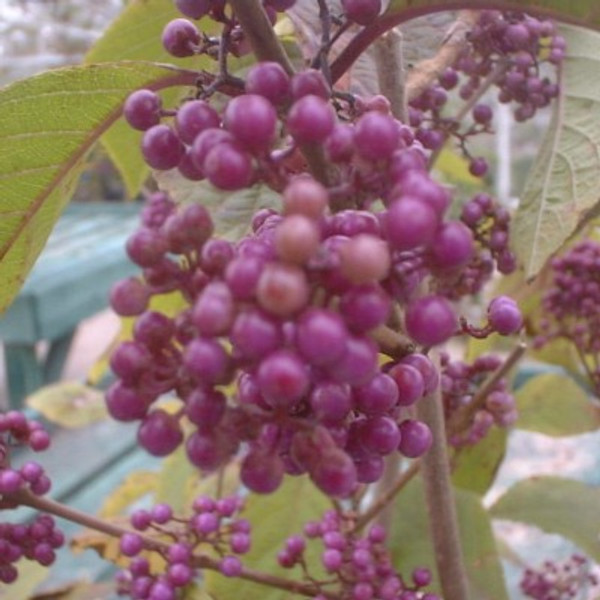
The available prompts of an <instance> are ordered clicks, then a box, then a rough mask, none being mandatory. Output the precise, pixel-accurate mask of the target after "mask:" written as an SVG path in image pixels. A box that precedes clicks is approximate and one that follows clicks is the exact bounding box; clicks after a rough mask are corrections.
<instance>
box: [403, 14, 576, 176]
mask: <svg viewBox="0 0 600 600" xmlns="http://www.w3.org/2000/svg"><path fill="white" fill-rule="evenodd" d="M468 42H469V43H468V45H467V46H466V47H465V49H464V51H463V52H462V53H461V54H460V55H459V57H458V58H457V60H456V62H455V64H454V65H453V66H451V67H448V68H447V69H446V70H445V71H444V72H443V73H442V74H441V75H440V77H439V79H438V81H437V83H436V84H434V85H432V86H431V87H429V88H428V89H426V90H425V91H424V92H422V93H421V94H420V95H419V96H418V97H417V98H415V99H414V100H412V101H411V103H410V122H411V125H413V126H414V127H416V128H417V132H416V135H417V139H419V140H420V141H421V142H422V143H423V145H424V146H425V147H426V148H429V149H432V150H436V149H438V148H440V147H441V145H442V144H443V143H444V142H445V140H446V138H447V137H448V136H449V135H452V136H454V137H455V138H456V139H457V140H458V142H459V144H460V147H461V149H462V151H463V152H464V154H465V155H466V156H467V157H468V158H469V159H470V164H469V170H470V172H471V174H472V175H474V176H475V177H483V176H484V175H485V174H486V173H487V171H488V165H487V162H486V161H485V159H483V158H473V157H472V156H471V155H470V153H469V151H468V149H467V146H466V144H467V141H468V139H469V138H470V137H472V136H474V135H477V134H479V133H482V132H489V131H491V123H492V119H493V112H492V108H491V107H490V105H489V104H485V103H475V104H474V106H473V108H472V109H471V117H472V123H471V125H470V126H469V127H468V128H467V129H466V130H464V131H461V130H460V126H461V124H460V123H458V122H457V121H456V120H455V119H453V118H450V117H447V116H445V114H444V112H445V111H444V109H445V107H446V105H447V103H448V100H449V98H450V96H449V94H448V92H450V91H451V90H455V89H456V90H458V95H459V96H460V98H461V99H463V100H465V101H467V102H469V101H470V100H471V98H472V97H475V95H476V94H477V93H478V90H480V88H481V87H482V85H488V84H487V82H488V79H489V78H492V79H493V81H492V84H493V85H495V86H496V87H497V88H498V89H499V92H498V99H499V101H500V102H502V103H513V104H515V105H516V108H515V111H514V115H515V119H516V120H517V121H526V120H528V119H530V118H532V117H533V116H534V115H535V113H536V112H537V110H538V109H540V108H543V107H545V106H548V104H550V102H551V101H552V100H553V99H554V98H556V97H557V96H558V94H559V87H558V84H557V83H555V82H553V81H552V80H551V79H550V77H548V76H543V74H542V63H549V64H551V65H559V64H560V63H561V62H562V60H563V58H564V56H565V40H564V38H563V37H562V36H560V35H558V34H557V32H556V27H555V25H554V23H552V22H551V21H545V20H539V19H536V18H534V17H530V16H528V15H526V14H524V13H520V12H501V11H497V10H482V11H481V13H480V17H479V21H478V23H477V24H475V26H474V27H473V28H472V29H471V30H470V31H469V33H468Z"/></svg>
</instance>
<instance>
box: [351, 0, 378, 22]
mask: <svg viewBox="0 0 600 600" xmlns="http://www.w3.org/2000/svg"><path fill="white" fill-rule="evenodd" d="M342 7H343V9H344V12H345V13H346V16H347V17H348V18H349V19H350V20H351V21H354V22H355V23H358V24H359V25H368V24H369V23H371V22H372V21H374V20H375V19H376V18H377V16H378V15H379V12H380V11H381V0H342Z"/></svg>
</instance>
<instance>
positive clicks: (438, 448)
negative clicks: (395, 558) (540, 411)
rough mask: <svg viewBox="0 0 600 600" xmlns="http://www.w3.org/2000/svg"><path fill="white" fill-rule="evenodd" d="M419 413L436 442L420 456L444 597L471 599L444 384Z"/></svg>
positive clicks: (426, 399)
mask: <svg viewBox="0 0 600 600" xmlns="http://www.w3.org/2000/svg"><path fill="white" fill-rule="evenodd" d="M417 415H418V417H419V418H420V419H421V420H422V421H424V422H425V423H427V425H429V428H430V429H431V433H432V434H433V444H432V446H431V448H430V450H429V452H428V453H427V454H426V455H425V456H424V457H423V458H422V460H421V473H422V475H423V482H424V486H425V501H426V504H427V512H428V514H429V531H430V535H431V539H432V541H433V547H434V550H435V560H436V565H437V570H438V575H439V578H440V584H441V588H442V592H443V597H444V600H469V586H468V580H467V573H466V569H465V564H464V560H463V553H462V547H461V540H460V533H459V530H458V519H457V514H456V505H455V500H454V493H453V490H452V483H451V481H450V466H449V461H448V445H447V441H446V428H445V423H444V407H443V405H442V393H441V388H440V387H439V386H438V389H437V390H436V391H435V392H434V393H433V394H431V395H429V396H427V397H426V398H424V399H423V400H421V401H420V402H419V403H418V405H417Z"/></svg>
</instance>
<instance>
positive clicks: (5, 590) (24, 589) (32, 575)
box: [0, 558, 49, 600]
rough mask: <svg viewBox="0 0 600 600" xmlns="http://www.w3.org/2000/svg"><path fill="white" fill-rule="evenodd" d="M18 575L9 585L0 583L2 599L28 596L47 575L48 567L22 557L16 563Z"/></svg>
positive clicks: (22, 599)
mask: <svg viewBox="0 0 600 600" xmlns="http://www.w3.org/2000/svg"><path fill="white" fill-rule="evenodd" d="M16 567H17V569H18V570H19V577H18V579H17V580H16V581H15V582H14V583H11V584H10V585H6V584H4V583H0V598H2V600H24V599H25V598H30V597H31V596H32V594H33V592H34V591H35V589H36V588H37V587H38V586H39V585H40V584H41V583H42V581H44V579H46V577H47V576H48V570H49V569H48V567H43V566H42V565H40V564H39V563H36V562H32V561H31V560H27V559H26V558H22V559H21V560H20V561H19V562H18V563H17V564H16Z"/></svg>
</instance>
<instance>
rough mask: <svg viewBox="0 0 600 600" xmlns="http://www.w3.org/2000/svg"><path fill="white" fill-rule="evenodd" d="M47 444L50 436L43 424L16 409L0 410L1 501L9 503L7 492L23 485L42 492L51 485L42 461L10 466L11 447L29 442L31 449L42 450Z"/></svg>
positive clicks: (32, 490) (37, 493) (39, 492)
mask: <svg viewBox="0 0 600 600" xmlns="http://www.w3.org/2000/svg"><path fill="white" fill-rule="evenodd" d="M49 445H50V436H49V435H48V433H47V432H46V431H44V429H43V428H42V426H41V425H40V424H39V423H38V422H36V421H32V420H29V419H27V417H25V415H24V414H23V413H21V412H18V411H9V412H7V413H4V414H0V497H1V500H0V502H1V503H3V504H10V495H11V494H13V493H15V492H18V491H19V490H21V489H23V488H28V489H29V490H31V492H33V493H34V494H36V495H38V496H41V495H43V494H45V493H46V492H48V490H49V489H50V485H51V484H50V479H49V477H48V476H47V475H46V474H45V473H44V469H43V467H42V465H40V464H39V463H37V462H35V461H28V462H26V463H25V464H24V465H23V466H21V467H20V468H19V469H15V468H12V467H11V466H10V453H11V449H12V448H13V447H15V446H29V448H31V449H32V450H33V451H34V452H42V451H44V450H46V449H47V448H48V446H49Z"/></svg>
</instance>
